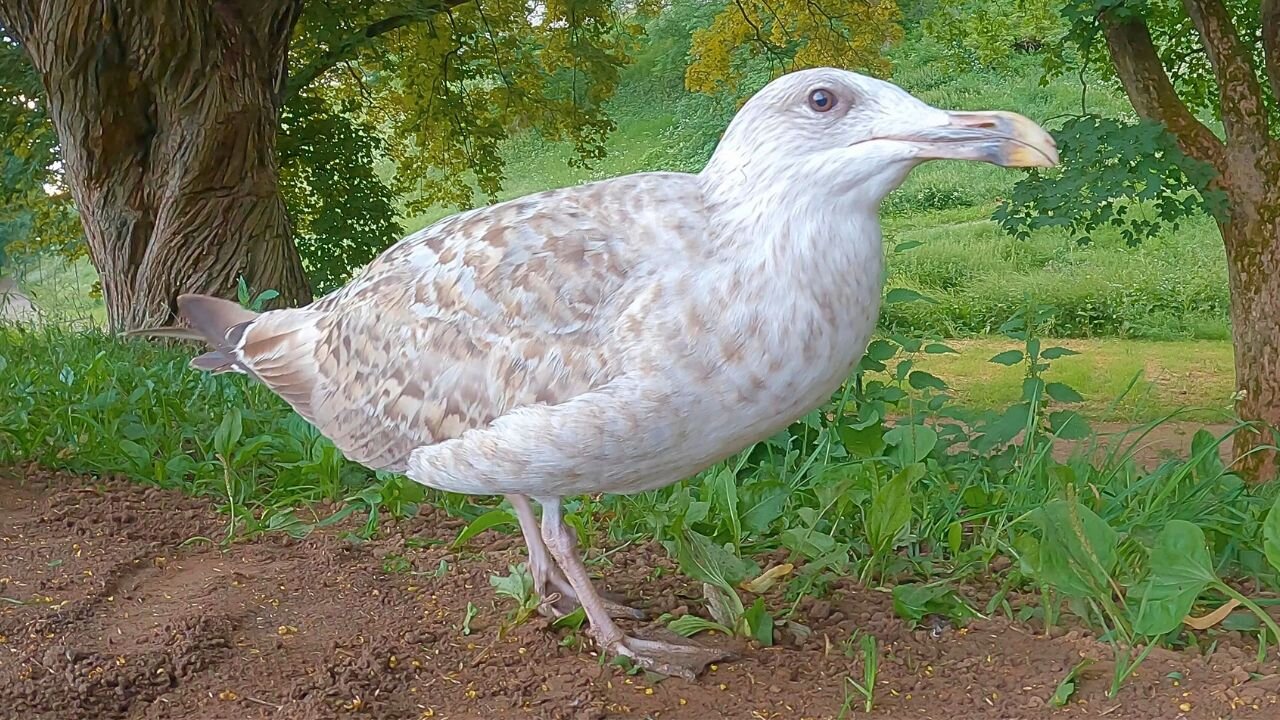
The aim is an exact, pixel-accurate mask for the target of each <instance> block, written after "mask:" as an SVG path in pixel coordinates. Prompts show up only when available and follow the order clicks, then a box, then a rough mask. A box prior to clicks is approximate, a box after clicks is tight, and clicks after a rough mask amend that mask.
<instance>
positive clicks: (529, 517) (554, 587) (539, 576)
mask: <svg viewBox="0 0 1280 720" xmlns="http://www.w3.org/2000/svg"><path fill="white" fill-rule="evenodd" d="M505 497H506V498H507V502H509V503H511V507H512V508H513V509H514V510H515V511H516V518H517V519H518V520H519V521H520V533H521V534H522V535H524V544H525V546H526V547H528V549H529V574H530V575H531V576H532V577H533V589H534V592H536V593H538V597H540V598H542V603H541V604H540V605H539V606H538V611H539V612H540V613H542V614H544V615H547V616H548V617H563V616H564V615H568V614H569V613H571V612H573V610H574V609H575V608H576V607H578V604H579V603H578V595H577V593H576V592H574V590H573V586H572V585H571V584H570V583H569V580H568V579H567V578H565V576H564V573H563V572H562V571H561V570H560V567H559V566H558V565H556V563H555V561H554V560H552V559H551V556H550V554H549V553H548V552H547V545H546V543H544V542H543V540H542V533H541V531H540V530H539V529H538V518H537V516H536V515H534V513H533V505H532V504H531V503H530V502H529V498H527V497H525V496H524V495H507V496H505ZM561 524H562V525H563V523H561ZM564 530H565V532H570V533H571V532H572V531H570V530H569V528H568V527H565V528H564ZM603 602H604V604H605V609H606V610H607V611H608V613H609V616H610V617H615V618H632V619H634V620H640V619H643V618H644V617H645V613H644V611H643V610H638V609H636V608H633V607H628V606H626V605H624V604H622V603H619V602H614V601H612V600H604V601H603Z"/></svg>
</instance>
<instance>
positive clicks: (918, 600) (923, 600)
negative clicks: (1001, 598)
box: [893, 583, 976, 627]
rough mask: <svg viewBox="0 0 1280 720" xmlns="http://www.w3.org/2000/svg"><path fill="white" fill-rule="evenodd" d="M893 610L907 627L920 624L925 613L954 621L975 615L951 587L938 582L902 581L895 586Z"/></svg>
mask: <svg viewBox="0 0 1280 720" xmlns="http://www.w3.org/2000/svg"><path fill="white" fill-rule="evenodd" d="M893 612H894V613H895V614H897V616H898V617H900V618H902V619H903V620H905V621H906V623H907V626H908V627H915V626H916V625H918V624H920V621H921V620H923V619H924V618H925V616H926V615H941V616H943V617H945V618H948V619H951V620H955V621H964V620H967V619H969V618H973V617H975V616H976V613H975V612H974V611H973V610H972V609H970V608H969V607H968V606H967V605H965V604H964V603H963V602H961V601H960V598H959V597H957V596H956V594H955V592H954V591H953V590H951V588H949V587H947V586H946V585H940V584H939V585H924V584H917V583H903V584H901V585H897V586H895V587H894V588H893Z"/></svg>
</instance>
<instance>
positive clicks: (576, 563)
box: [538, 498, 730, 680]
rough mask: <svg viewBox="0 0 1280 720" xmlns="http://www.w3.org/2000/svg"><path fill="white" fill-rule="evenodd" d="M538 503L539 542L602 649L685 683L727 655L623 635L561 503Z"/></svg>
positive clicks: (695, 647)
mask: <svg viewBox="0 0 1280 720" xmlns="http://www.w3.org/2000/svg"><path fill="white" fill-rule="evenodd" d="M538 504H540V505H542V540H543V542H545V543H546V547H547V550H548V551H549V552H550V553H551V557H553V558H555V560H556V564H558V565H559V566H560V569H561V570H562V571H564V574H565V577H566V578H567V579H568V581H569V584H570V585H571V586H573V589H574V590H575V591H576V592H577V595H578V600H579V602H581V603H582V608H583V609H584V610H586V613H587V622H588V623H589V625H590V627H589V632H590V633H591V636H592V638H594V639H595V641H596V644H597V645H598V646H600V648H601V649H602V650H604V651H607V652H611V653H614V654H616V655H623V656H626V657H628V658H631V660H632V662H634V663H635V664H637V665H639V666H640V667H643V668H645V669H647V670H652V671H654V672H657V673H662V674H664V675H678V676H680V677H683V678H685V679H688V680H693V679H694V678H695V677H697V675H698V673H700V672H702V670H703V669H704V668H705V667H706V666H707V665H709V664H710V663H713V662H715V661H717V660H724V659H726V658H728V657H729V656H730V654H729V653H727V652H725V651H722V650H714V649H711V648H705V647H701V646H698V645H674V644H671V643H664V642H657V641H654V640H640V639H638V638H634V637H631V636H629V635H626V634H625V633H623V632H622V629H621V628H619V627H618V625H617V624H616V623H615V622H613V620H612V619H610V617H609V610H608V607H607V606H606V604H605V602H604V600H603V599H602V598H601V597H600V595H599V594H598V593H597V592H596V589H595V586H594V585H592V584H591V577H590V576H589V575H588V574H587V567H586V565H584V564H583V562H582V558H581V557H579V556H578V549H577V543H576V542H575V540H574V537H573V533H571V532H570V531H569V528H567V527H566V526H565V524H564V522H563V521H562V520H561V517H560V500H559V499H558V498H557V499H542V498H539V499H538Z"/></svg>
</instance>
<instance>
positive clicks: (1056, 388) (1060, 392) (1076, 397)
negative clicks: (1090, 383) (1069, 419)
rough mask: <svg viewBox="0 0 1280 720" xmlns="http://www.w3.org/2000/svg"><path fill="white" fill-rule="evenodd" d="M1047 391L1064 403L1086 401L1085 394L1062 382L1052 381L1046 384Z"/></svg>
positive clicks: (1050, 395)
mask: <svg viewBox="0 0 1280 720" xmlns="http://www.w3.org/2000/svg"><path fill="white" fill-rule="evenodd" d="M1044 390H1045V392H1047V393H1048V394H1049V397H1051V398H1053V399H1054V400H1057V401H1058V402H1062V403H1078V402H1084V396H1083V395H1081V394H1080V393H1078V392H1076V391H1075V389H1074V388H1072V387H1071V386H1070V385H1064V384H1063V383H1060V382H1051V383H1049V384H1048V385H1045V386H1044Z"/></svg>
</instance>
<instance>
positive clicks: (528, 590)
mask: <svg viewBox="0 0 1280 720" xmlns="http://www.w3.org/2000/svg"><path fill="white" fill-rule="evenodd" d="M507 570H508V573H509V574H507V575H490V576H489V584H490V585H492V586H493V591H494V593H495V594H497V595H502V596H505V597H509V598H511V599H512V600H515V601H516V603H517V604H519V605H523V604H524V603H525V602H527V601H528V600H529V598H530V597H531V596H532V595H533V576H532V575H530V574H529V570H528V569H527V568H526V567H525V566H524V565H523V564H522V565H511V566H510V567H508V568H507Z"/></svg>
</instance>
